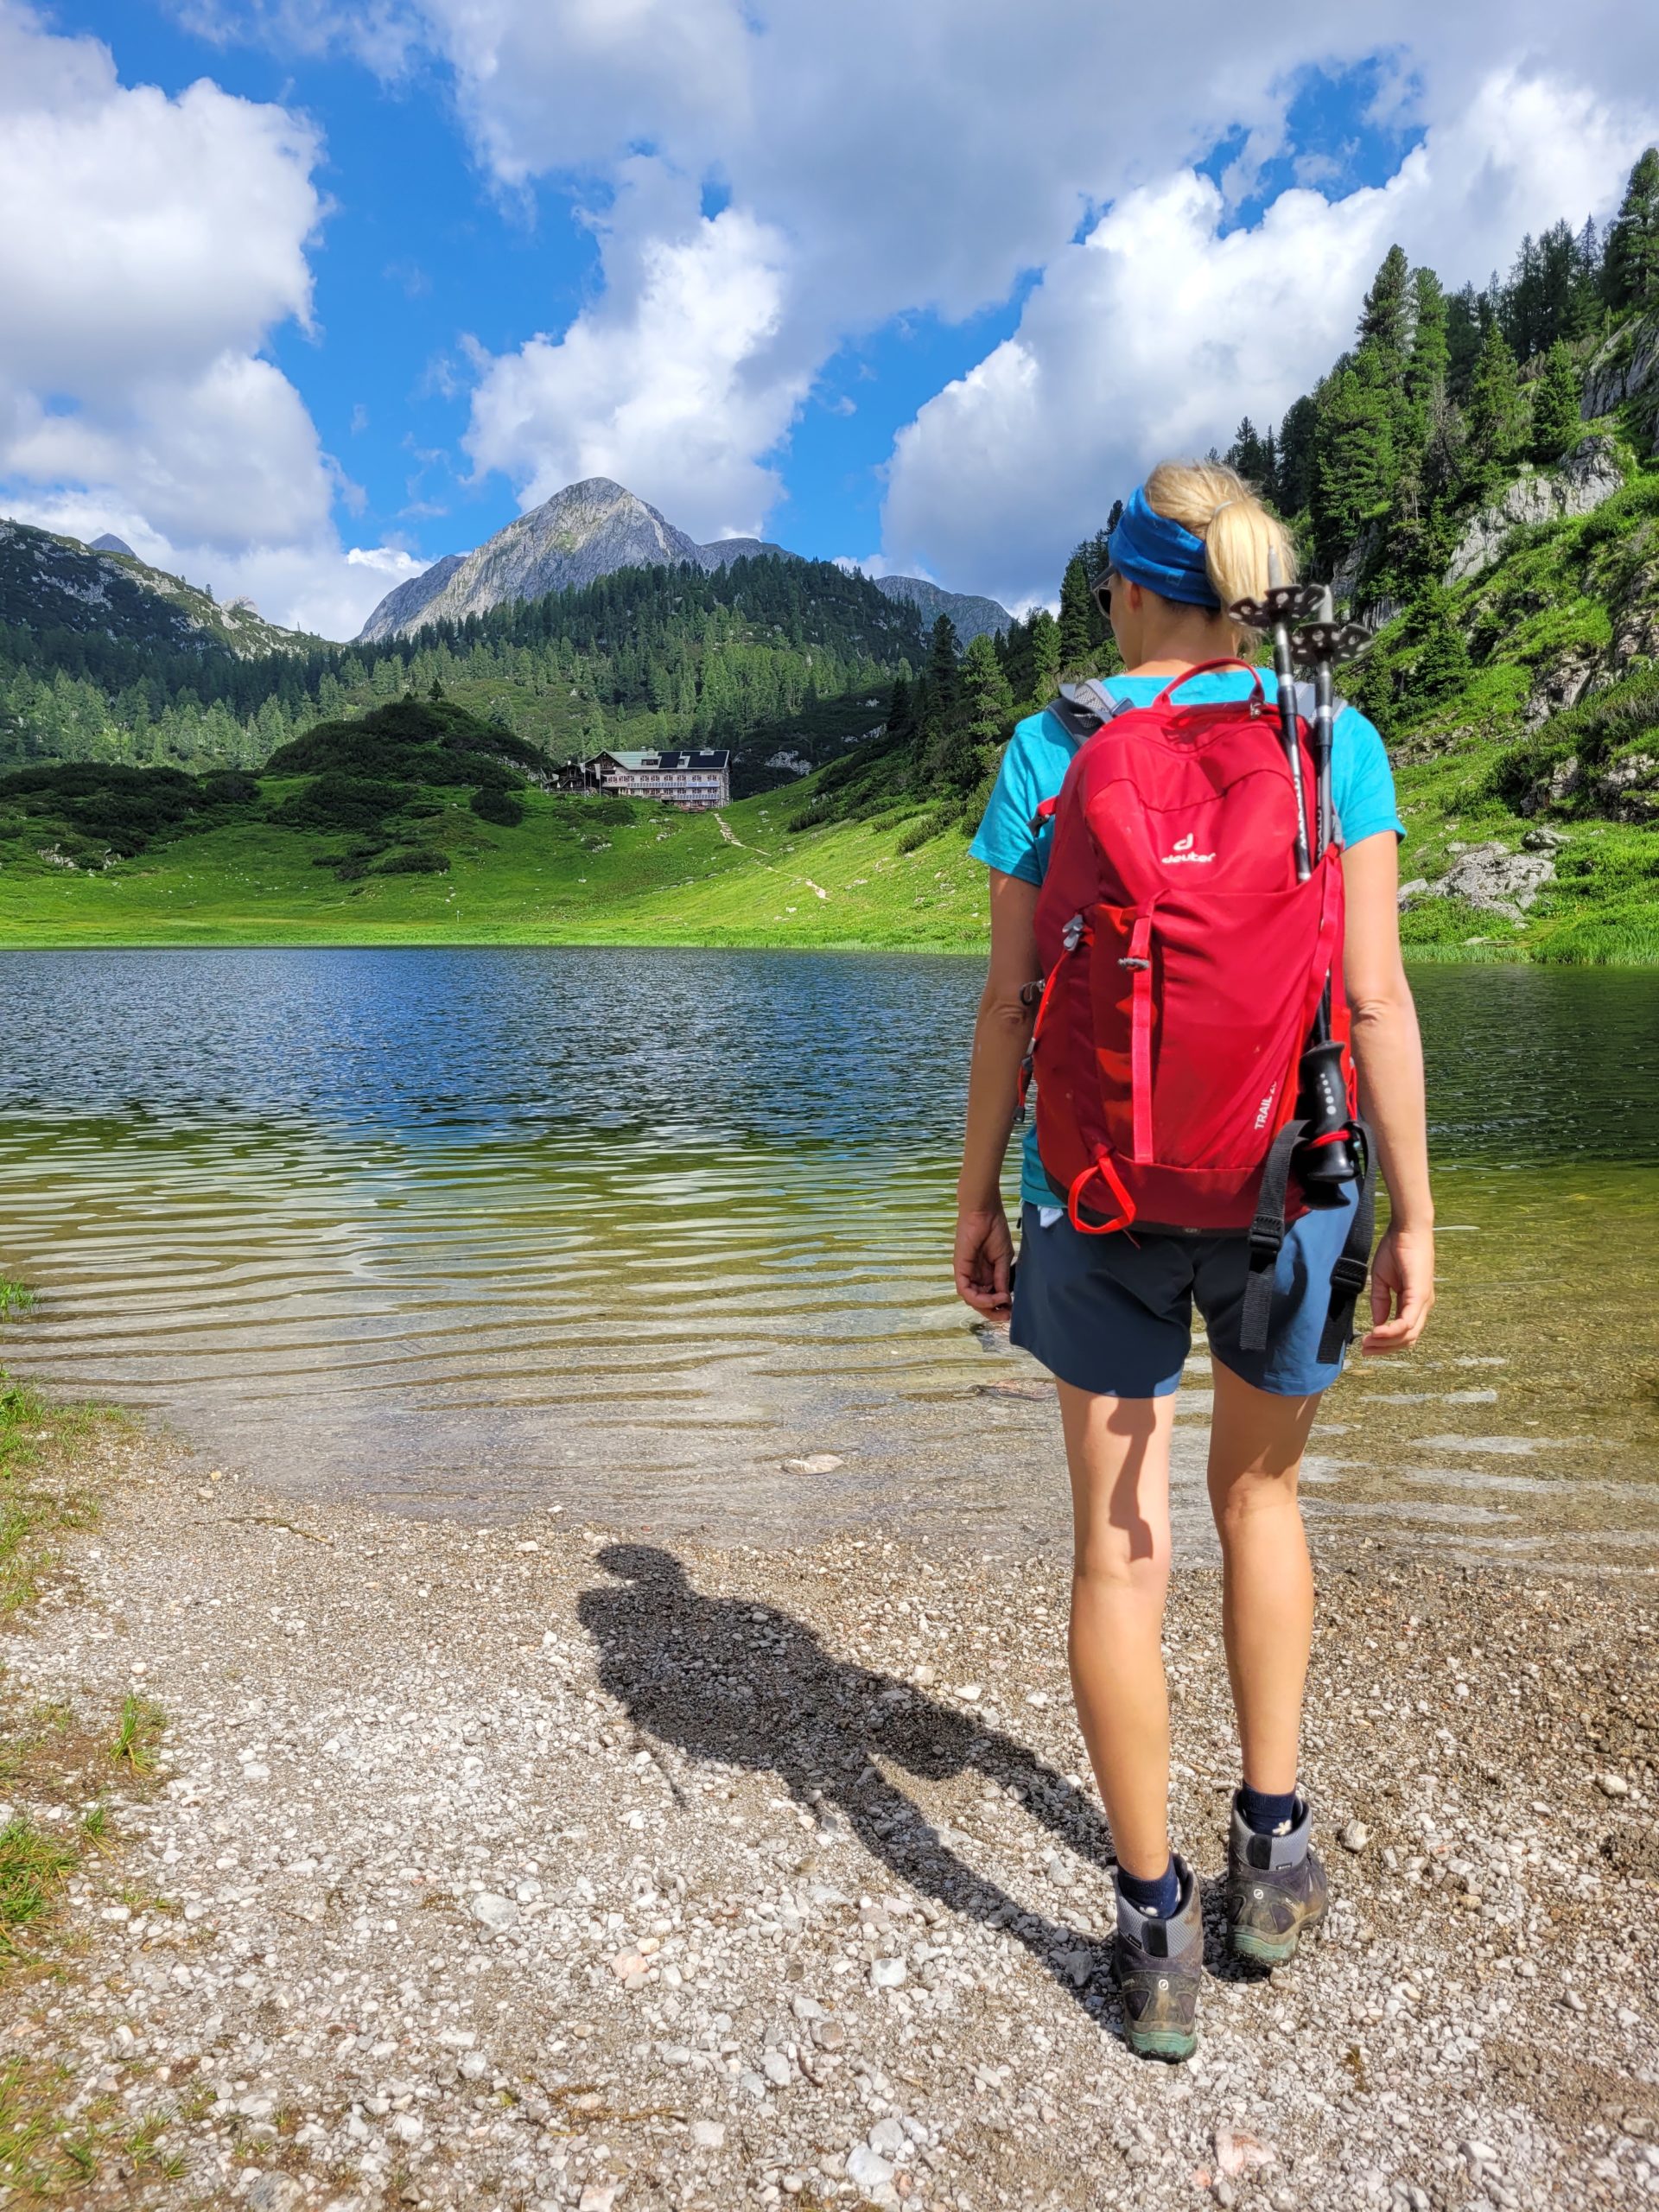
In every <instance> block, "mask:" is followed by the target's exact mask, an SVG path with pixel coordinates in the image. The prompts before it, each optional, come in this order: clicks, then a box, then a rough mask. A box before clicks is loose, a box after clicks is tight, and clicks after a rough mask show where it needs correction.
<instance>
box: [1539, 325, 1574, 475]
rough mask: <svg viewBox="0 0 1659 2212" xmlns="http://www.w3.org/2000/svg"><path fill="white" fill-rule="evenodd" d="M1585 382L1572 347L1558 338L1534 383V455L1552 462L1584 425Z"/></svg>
mask: <svg viewBox="0 0 1659 2212" xmlns="http://www.w3.org/2000/svg"><path fill="white" fill-rule="evenodd" d="M1582 397H1583V385H1582V381H1581V379H1580V375H1579V370H1578V364H1577V363H1576V362H1575V361H1574V360H1573V349H1572V348H1571V346H1568V345H1567V342H1566V340H1564V339H1560V338H1558V339H1557V340H1555V343H1554V345H1553V346H1551V347H1550V349H1549V352H1548V353H1547V354H1546V355H1545V357H1544V372H1543V374H1542V376H1541V377H1540V378H1539V379H1538V381H1537V383H1536V384H1535V385H1534V386H1533V393H1532V457H1533V459H1534V460H1535V461H1556V460H1559V459H1560V455H1561V454H1563V453H1564V452H1565V451H1566V450H1567V447H1568V446H1569V445H1571V444H1572V443H1573V440H1574V439H1575V438H1576V437H1577V436H1578V435H1579V431H1580V428H1581V427H1582V418H1581V416H1580V402H1581V399H1582Z"/></svg>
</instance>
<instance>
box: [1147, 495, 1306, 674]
mask: <svg viewBox="0 0 1659 2212" xmlns="http://www.w3.org/2000/svg"><path fill="white" fill-rule="evenodd" d="M1147 505H1148V506H1151V507H1154V508H1155V509H1156V510H1157V512H1159V513H1160V515H1164V516H1166V517H1167V518H1168V519H1169V520H1170V521H1171V522H1178V523H1179V524H1181V526H1182V528H1183V529H1185V530H1190V531H1192V535H1193V536H1194V537H1201V538H1202V539H1203V540H1204V550H1205V568H1206V569H1207V570H1208V571H1209V575H1210V582H1211V588H1213V590H1214V592H1215V594H1216V597H1217V599H1218V600H1219V601H1221V604H1222V607H1223V609H1224V610H1225V609H1226V608H1227V607H1230V606H1231V605H1232V603H1233V601H1235V600H1236V599H1260V598H1261V596H1262V594H1263V592H1265V591H1266V590H1267V588H1268V553H1269V551H1272V552H1274V553H1276V554H1277V555H1278V556H1279V581H1280V582H1281V583H1287V584H1288V583H1294V582H1295V581H1296V550H1295V548H1294V545H1293V544H1292V543H1291V540H1290V532H1289V531H1287V529H1286V528H1285V525H1284V524H1283V523H1281V521H1280V519H1279V518H1278V516H1277V515H1274V514H1269V513H1268V510H1267V508H1266V507H1264V506H1263V505H1262V501H1261V499H1260V498H1259V497H1258V495H1257V493H1256V491H1255V486H1254V485H1251V484H1247V483H1246V482H1245V480H1244V479H1243V477H1242V476H1241V475H1240V474H1239V473H1238V471H1237V470H1236V468H1229V467H1227V466H1226V465H1225V463H1224V462H1223V461H1160V462H1159V464H1158V466H1157V467H1156V468H1154V470H1153V472H1152V474H1151V475H1150V476H1148V477H1147ZM1233 627H1234V628H1235V630H1236V631H1237V632H1238V633H1239V636H1240V638H1241V639H1242V640H1243V641H1245V642H1247V643H1249V642H1253V641H1254V639H1255V638H1256V636H1257V635H1258V634H1259V633H1258V632H1255V631H1254V630H1251V629H1248V628H1245V627H1243V626H1241V625H1240V624H1238V623H1235V624H1234V625H1233Z"/></svg>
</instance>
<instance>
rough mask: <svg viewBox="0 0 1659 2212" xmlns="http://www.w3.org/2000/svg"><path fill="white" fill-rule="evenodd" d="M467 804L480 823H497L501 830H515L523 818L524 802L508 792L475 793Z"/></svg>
mask: <svg viewBox="0 0 1659 2212" xmlns="http://www.w3.org/2000/svg"><path fill="white" fill-rule="evenodd" d="M469 804H471V807H472V810H473V812H474V814H475V815H476V816H477V817H478V818H479V820H480V822H494V823H499V826H500V827H501V828H502V829H517V828H518V824H519V823H521V822H522V821H523V820H524V801H523V800H522V799H520V798H514V796H513V794H512V792H511V791H492V790H490V789H488V788H486V789H484V790H482V791H474V793H473V796H472V798H471V800H470V802H469Z"/></svg>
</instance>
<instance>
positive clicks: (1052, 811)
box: [1020, 661, 1372, 1357]
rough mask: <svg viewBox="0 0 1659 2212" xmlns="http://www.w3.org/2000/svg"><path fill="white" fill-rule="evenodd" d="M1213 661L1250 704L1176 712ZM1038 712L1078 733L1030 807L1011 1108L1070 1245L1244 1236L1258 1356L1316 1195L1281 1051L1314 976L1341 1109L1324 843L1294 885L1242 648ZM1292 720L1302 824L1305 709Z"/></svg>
mask: <svg viewBox="0 0 1659 2212" xmlns="http://www.w3.org/2000/svg"><path fill="white" fill-rule="evenodd" d="M1219 668H1227V669H1234V668H1242V669H1244V670H1245V671H1246V672H1247V673H1248V674H1249V676H1250V677H1251V679H1252V683H1253V690H1252V691H1251V693H1250V695H1249V696H1248V697H1247V698H1243V699H1236V700H1228V701H1225V702H1217V703H1214V704H1205V705H1202V706H1199V705H1191V706H1184V705H1182V704H1181V703H1180V702H1179V700H1178V698H1177V697H1176V694H1177V693H1178V692H1179V690H1180V689H1181V687H1182V685H1184V684H1185V683H1186V682H1187V681H1188V680H1189V679H1190V678H1191V677H1194V676H1198V675H1200V674H1204V673H1207V672H1208V671H1210V670H1211V669H1219ZM1055 711H1057V712H1058V713H1059V714H1060V715H1061V717H1062V719H1063V720H1064V721H1065V722H1066V724H1067V726H1068V727H1069V728H1070V730H1071V734H1073V735H1077V736H1082V737H1083V738H1084V742H1083V744H1082V745H1081V747H1080V748H1079V750H1078V752H1077V757H1076V759H1075V760H1073V761H1072V763H1071V768H1070V769H1069V770H1068V772H1067V774H1066V779H1065V784H1064V785H1062V787H1061V790H1060V793H1059V796H1058V798H1056V799H1050V800H1047V801H1046V802H1045V804H1044V805H1043V806H1042V807H1041V808H1039V820H1040V819H1043V818H1045V817H1052V822H1053V843H1052V849H1051V852H1050V855H1049V862H1048V870H1047V874H1046V876H1045V878H1044V881H1043V887H1042V893H1041V895H1040V897H1039V899H1038V902H1037V944H1038V950H1039V955H1040V957H1041V960H1042V965H1043V972H1044V977H1045V982H1044V984H1043V990H1042V996H1041V999H1040V1001H1039V1005H1038V1009H1037V1018H1036V1021H1035V1023H1034V1025H1033V1030H1032V1038H1031V1048H1030V1052H1029V1053H1028V1055H1027V1060H1026V1064H1025V1071H1024V1074H1023V1076H1022V1080H1021V1083H1020V1103H1021V1106H1022V1107H1023V1105H1024V1100H1025V1090H1026V1081H1027V1079H1028V1077H1029V1076H1030V1074H1031V1073H1032V1072H1033V1071H1034V1072H1035V1074H1036V1077H1037V1085H1038V1088H1037V1146H1038V1151H1039V1154H1040V1156H1041V1159H1042V1164H1043V1167H1044V1170H1045V1172H1046V1174H1047V1177H1048V1179H1049V1182H1050V1184H1051V1185H1052V1187H1053V1190H1054V1192H1055V1195H1056V1198H1058V1200H1060V1201H1061V1202H1062V1203H1063V1204H1064V1205H1065V1208H1066V1211H1067V1213H1068V1214H1069V1216H1070V1217H1071V1224H1072V1226H1073V1227H1074V1228H1075V1229H1077V1230H1082V1231H1083V1232H1084V1234H1085V1235H1091V1236H1107V1235H1109V1234H1111V1233H1112V1232H1114V1231H1116V1230H1127V1229H1128V1228H1129V1226H1130V1224H1135V1225H1136V1226H1138V1227H1140V1228H1142V1229H1147V1230H1154V1229H1155V1230H1165V1231H1173V1232H1178V1233H1185V1234H1189V1235H1203V1234H1213V1233H1215V1232H1217V1231H1227V1230H1236V1231H1241V1232H1247V1233H1248V1234H1249V1239H1250V1247H1251V1276H1250V1281H1249V1289H1248V1291H1247V1295H1246V1305H1245V1313H1244V1317H1243V1333H1242V1341H1243V1344H1244V1345H1245V1347H1246V1349H1261V1348H1262V1346H1263V1345H1265V1344H1266V1341H1267V1321H1268V1311H1269V1308H1270V1302H1271V1295H1272V1287H1273V1263H1274V1261H1275V1260H1276V1259H1277V1256H1278V1252H1279V1248H1280V1246H1281V1243H1283V1241H1284V1233H1285V1224H1286V1222H1287V1220H1291V1219H1294V1218H1295V1217H1296V1216H1297V1215H1299V1214H1300V1213H1302V1212H1304V1211H1306V1208H1307V1206H1308V1205H1310V1204H1318V1203H1322V1202H1323V1203H1328V1202H1329V1201H1330V1198H1331V1195H1332V1194H1331V1193H1330V1192H1328V1191H1321V1190H1318V1189H1315V1188H1313V1187H1312V1186H1310V1187H1307V1188H1305V1187H1303V1186H1302V1185H1301V1184H1300V1180H1299V1179H1298V1178H1297V1177H1296V1175H1295V1173H1294V1164H1293V1163H1294V1153H1295V1148H1296V1146H1297V1144H1298V1143H1299V1142H1300V1141H1303V1139H1304V1138H1305V1135H1306V1125H1305V1124H1304V1123H1303V1122H1300V1120H1299V1119H1298V1118H1297V1107H1298V1096H1297V1093H1298V1081H1299V1069H1300V1060H1301V1056H1302V1052H1303V1049H1304V1047H1305V1046H1306V1044H1307V1041H1308V1036H1309V1032H1310V1029H1311V1027H1312V1026H1313V1018H1314V1015H1315V1014H1316V1012H1317V1011H1318V1009H1319V1003H1320V1000H1321V997H1322V995H1323V993H1324V991H1325V985H1326V982H1327V979H1328V981H1329V983H1330V987H1331V1027H1332V1036H1333V1037H1334V1038H1336V1039H1340V1040H1341V1043H1342V1060H1341V1066H1342V1074H1343V1078H1344V1084H1345V1086H1346V1090H1347V1103H1348V1109H1349V1114H1350V1116H1351V1117H1352V1116H1353V1115H1354V1108H1355V1087H1354V1077H1353V1067H1352V1062H1351V1058H1350V1057H1349V1053H1348V1049H1347V1038H1348V1010H1347V1003H1346V1001H1345V999H1344V995H1343V988H1342V930H1343V905H1342V891H1343V884H1342V853H1341V848H1340V846H1339V845H1338V844H1337V843H1336V842H1334V841H1333V842H1332V843H1331V844H1330V845H1329V846H1328V847H1327V849H1326V850H1325V853H1324V855H1323V856H1322V857H1321V858H1320V859H1319V861H1317V862H1316V863H1315V864H1314V868H1313V874H1311V875H1310V876H1309V877H1308V879H1307V880H1306V882H1302V883H1299V882H1298V881H1297V880H1296V870H1295V861H1294V840H1295V833H1296V803H1295V793H1294V786H1293V785H1292V783H1291V779H1290V772H1289V769H1288V766H1287V761H1286V758H1285V753H1284V750H1283V741H1282V738H1281V730H1280V725H1279V721H1278V715H1277V712H1276V710H1275V709H1274V708H1273V707H1272V705H1271V704H1270V703H1269V702H1268V701H1267V700H1266V699H1265V698H1264V696H1263V694H1262V681H1261V677H1260V676H1259V674H1257V672H1256V671H1255V670H1254V669H1252V668H1249V666H1248V664H1245V663H1243V662H1237V661H1217V662H1211V663H1206V664H1204V665H1203V667H1201V668H1193V669H1189V670H1188V671H1186V673H1185V675H1183V676H1180V677H1176V678H1175V680H1174V681H1173V683H1169V684H1167V685H1166V687H1165V689H1164V690H1162V691H1161V692H1160V694H1159V696H1158V697H1157V698H1156V699H1155V700H1154V702H1153V703H1152V704H1151V705H1150V706H1147V707H1137V706H1135V705H1134V704H1132V703H1131V702H1128V701H1122V700H1117V699H1114V698H1113V697H1112V696H1111V695H1110V694H1109V692H1106V691H1104V690H1102V689H1101V688H1100V687H1099V686H1097V685H1093V684H1090V685H1087V686H1079V687H1075V688H1073V689H1071V690H1069V691H1068V692H1067V693H1065V694H1064V695H1063V696H1062V698H1061V699H1060V701H1058V702H1057V705H1056V709H1055ZM1298 729H1299V734H1300V739H1301V748H1300V765H1301V770H1302V776H1303V785H1304V792H1305V799H1304V804H1305V806H1306V816H1307V818H1308V819H1309V820H1312V818H1313V811H1314V807H1315V804H1316V789H1315V776H1314V763H1313V753H1312V749H1311V745H1310V732H1309V728H1308V723H1307V720H1306V717H1305V716H1299V720H1298ZM1353 1128H1354V1130H1355V1131H1356V1133H1357V1134H1358V1135H1360V1137H1361V1138H1362V1140H1363V1139H1364V1137H1365V1135H1366V1134H1367V1133H1365V1132H1364V1131H1363V1127H1362V1125H1360V1124H1359V1123H1358V1122H1357V1121H1355V1122H1354V1123H1353ZM1370 1150H1371V1147H1370V1144H1369V1142H1363V1155H1364V1157H1365V1159H1366V1160H1367V1162H1368V1167H1367V1172H1366V1173H1365V1175H1364V1178H1363V1185H1362V1191H1361V1201H1360V1204H1359V1205H1358V1206H1357V1208H1356V1219H1355V1222H1354V1224H1353V1225H1352V1229H1351V1234H1350V1236H1349V1239H1348V1247H1347V1249H1346V1250H1345V1251H1344V1255H1343V1258H1342V1261H1341V1262H1339V1263H1338V1272H1337V1275H1336V1276H1335V1277H1333V1287H1332V1319H1331V1325H1330V1326H1329V1327H1328V1328H1327V1331H1326V1339H1327V1343H1328V1342H1330V1341H1331V1338H1332V1332H1336V1334H1337V1341H1338V1342H1342V1343H1345V1342H1346V1341H1347V1339H1348V1337H1349V1336H1350V1335H1351V1322H1352V1311H1353V1304H1354V1299H1355V1297H1356V1296H1357V1292H1358V1289H1359V1287H1361V1286H1362V1285H1363V1281H1364V1279H1365V1263H1366V1262H1367V1261H1368V1260H1369V1257H1370V1237H1371V1219H1370V1216H1371V1211H1372V1207H1371V1204H1370V1199H1371V1179H1370V1172H1369V1160H1370ZM1360 1216H1363V1217H1364V1218H1363V1220H1362V1219H1360V1218H1359V1217H1360ZM1356 1255H1357V1257H1356ZM1356 1264H1357V1268H1358V1274H1357V1281H1356V1280H1355V1278H1354V1270H1355V1266H1356ZM1253 1338H1254V1339H1255V1341H1254V1343H1253V1342H1252V1339H1253ZM1334 1356H1335V1354H1334V1351H1326V1349H1325V1345H1322V1346H1321V1357H1334Z"/></svg>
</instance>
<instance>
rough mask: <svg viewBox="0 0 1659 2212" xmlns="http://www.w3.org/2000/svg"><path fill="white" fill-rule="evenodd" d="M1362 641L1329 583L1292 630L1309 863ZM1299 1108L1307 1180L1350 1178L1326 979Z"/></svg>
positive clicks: (1343, 1094) (1322, 828) (1327, 810)
mask: <svg viewBox="0 0 1659 2212" xmlns="http://www.w3.org/2000/svg"><path fill="white" fill-rule="evenodd" d="M1369 643H1370V632H1369V631H1368V630H1365V629H1363V628H1362V626H1360V625H1359V624H1358V623H1357V622H1338V620H1337V619H1336V609H1335V607H1334V606H1333V605H1332V599H1331V589H1330V586H1329V585H1326V586H1325V588H1323V589H1322V590H1321V591H1320V593H1319V608H1318V613H1317V617H1316V619H1315V620H1313V621H1311V622H1304V623H1303V624H1302V625H1301V626H1300V628H1299V629H1298V630H1297V632H1296V645H1297V648H1298V652H1299V655H1300V658H1302V659H1304V660H1306V661H1310V662H1312V664H1313V781H1314V798H1315V823H1314V836H1315V838H1316V840H1317V849H1316V850H1315V852H1314V855H1313V857H1314V859H1315V860H1316V861H1318V860H1321V859H1323V858H1324V856H1325V853H1326V852H1327V851H1328V850H1329V849H1330V845H1331V841H1332V837H1333V836H1335V834H1336V810H1335V808H1334V807H1333V805H1332V798H1331V752H1332V739H1333V736H1334V734H1335V729H1336V664H1337V663H1338V660H1347V659H1350V658H1352V656H1353V655H1354V654H1355V653H1357V652H1358V651H1359V650H1360V648H1361V647H1362V646H1363V645H1368V644H1369ZM1301 1086H1302V1087H1301V1103H1300V1112H1301V1114H1302V1116H1303V1118H1304V1119H1305V1120H1306V1122H1307V1124H1308V1131H1307V1135H1306V1139H1305V1141H1304V1142H1303V1144H1302V1146H1301V1147H1300V1151H1299V1153H1298V1157H1297V1163H1296V1164H1297V1170H1298V1173H1300V1176H1301V1179H1302V1181H1303V1182H1304V1183H1305V1184H1307V1183H1325V1184H1332V1183H1351V1182H1352V1181H1353V1180H1354V1179H1355V1177H1356V1176H1357V1173H1359V1167H1358V1162H1357V1160H1356V1159H1355V1157H1354V1147H1353V1142H1352V1139H1351V1136H1350V1135H1349V1129H1350V1120H1349V1114H1348V1091H1347V1086H1346V1084H1344V1080H1343V1072H1342V1046H1341V1045H1340V1044H1338V1042H1337V1041H1336V1040H1335V1039H1333V1038H1332V1034H1331V978H1330V977H1329V976H1326V977H1325V989H1324V991H1323V992H1322V993H1321V995H1320V998H1319V1012H1318V1013H1317V1014H1315V1016H1314V1018H1313V1037H1312V1039H1310V1041H1309V1044H1308V1046H1307V1050H1306V1052H1304V1053H1303V1054H1302V1068H1301Z"/></svg>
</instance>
